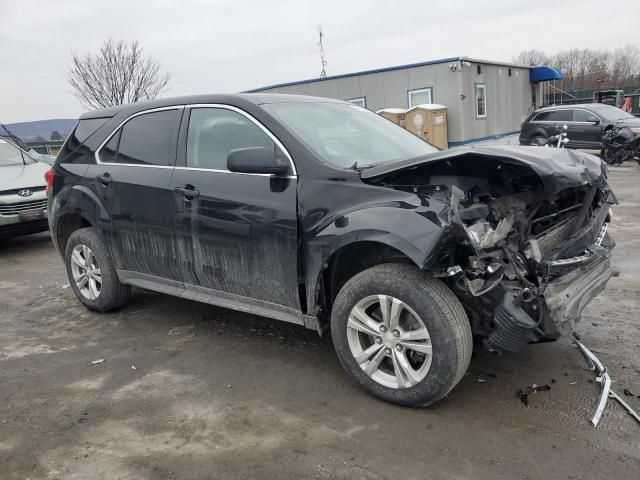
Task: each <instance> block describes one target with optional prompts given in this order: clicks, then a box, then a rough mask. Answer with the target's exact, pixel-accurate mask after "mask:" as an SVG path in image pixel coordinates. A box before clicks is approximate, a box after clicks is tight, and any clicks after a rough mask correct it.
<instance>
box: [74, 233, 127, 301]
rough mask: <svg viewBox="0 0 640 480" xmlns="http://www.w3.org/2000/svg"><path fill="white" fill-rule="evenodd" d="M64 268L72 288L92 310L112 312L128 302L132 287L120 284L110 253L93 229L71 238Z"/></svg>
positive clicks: (79, 298) (75, 234)
mask: <svg viewBox="0 0 640 480" xmlns="http://www.w3.org/2000/svg"><path fill="white" fill-rule="evenodd" d="M65 264H66V267H67V275H68V277H69V284H70V285H71V288H72V289H73V291H74V293H75V294H76V297H78V300H80V301H81V302H82V303H83V304H84V306H85V307H87V308H88V309H89V310H95V311H99V312H106V311H109V310H113V309H116V308H118V307H121V306H122V305H123V304H124V303H125V302H126V301H127V299H128V298H129V294H130V291H131V287H129V285H124V284H122V283H120V281H119V280H118V276H117V274H116V270H115V268H114V266H113V262H112V260H111V256H110V255H109V251H108V250H107V247H106V245H105V244H104V242H103V241H102V238H101V237H100V235H98V233H97V232H96V231H95V229H94V228H83V229H80V230H76V231H75V232H73V233H72V234H71V236H70V237H69V240H68V241H67V247H66V251H65Z"/></svg>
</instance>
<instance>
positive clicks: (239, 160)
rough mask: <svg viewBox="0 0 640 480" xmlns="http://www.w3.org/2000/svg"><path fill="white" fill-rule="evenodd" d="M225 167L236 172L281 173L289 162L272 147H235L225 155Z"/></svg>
mask: <svg viewBox="0 0 640 480" xmlns="http://www.w3.org/2000/svg"><path fill="white" fill-rule="evenodd" d="M227 169H228V170H229V171H230V172H237V173H262V174H268V175H283V174H285V173H287V171H288V170H289V164H288V163H287V162H285V159H284V158H283V157H282V156H279V155H276V152H275V150H274V149H271V148H266V147H249V148H237V149H235V150H231V151H230V152H229V155H228V156H227Z"/></svg>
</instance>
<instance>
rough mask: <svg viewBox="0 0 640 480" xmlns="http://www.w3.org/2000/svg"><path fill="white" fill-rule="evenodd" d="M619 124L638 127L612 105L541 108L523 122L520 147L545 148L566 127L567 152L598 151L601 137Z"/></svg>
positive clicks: (589, 104) (636, 121) (632, 120)
mask: <svg viewBox="0 0 640 480" xmlns="http://www.w3.org/2000/svg"><path fill="white" fill-rule="evenodd" d="M618 122H620V123H621V124H623V125H627V126H629V127H633V128H637V127H640V119H639V118H636V117H634V116H633V115H631V114H629V113H626V112H623V111H622V110H620V109H619V108H617V107H613V106H611V105H603V104H599V103H586V104H579V105H560V106H555V107H546V108H541V109H539V110H536V111H535V112H533V113H532V114H531V115H529V117H528V118H527V119H526V120H525V121H524V122H522V125H521V126H520V145H544V144H545V143H546V142H547V139H548V138H549V137H551V136H552V135H555V134H556V132H557V127H558V125H566V126H567V130H566V133H567V138H568V139H569V142H567V143H566V144H565V147H566V148H585V149H593V150H600V148H601V146H602V135H603V133H604V132H605V130H607V129H610V128H612V127H613V126H614V125H615V124H616V123H618Z"/></svg>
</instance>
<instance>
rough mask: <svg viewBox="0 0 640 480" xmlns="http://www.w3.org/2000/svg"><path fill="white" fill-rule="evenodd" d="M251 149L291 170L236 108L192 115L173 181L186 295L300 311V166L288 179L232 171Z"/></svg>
mask: <svg viewBox="0 0 640 480" xmlns="http://www.w3.org/2000/svg"><path fill="white" fill-rule="evenodd" d="M187 117H188V118H189V120H188V122H187V121H186V119H187ZM246 147H268V148H273V149H274V150H275V151H276V152H277V153H276V154H278V155H284V156H286V157H287V160H286V161H287V162H291V158H290V157H289V156H288V154H286V153H285V151H284V147H281V145H279V142H278V141H277V139H276V138H275V137H274V136H273V135H272V134H271V133H270V132H268V131H267V130H266V128H264V127H263V126H262V125H260V124H259V123H258V122H257V121H256V120H255V119H253V118H252V117H251V116H249V115H248V114H246V113H245V112H243V111H241V110H239V109H236V108H235V107H230V106H199V107H194V108H191V109H189V110H187V111H186V112H185V120H184V121H183V122H182V127H181V132H180V141H179V154H178V155H179V160H178V166H177V167H176V170H175V172H174V175H173V178H172V180H171V188H172V189H174V190H175V193H174V197H173V198H174V202H175V207H174V208H175V211H176V244H177V246H178V252H179V255H180V256H181V258H182V261H183V262H185V265H184V268H183V269H182V271H183V272H184V282H185V288H187V289H189V288H192V286H198V287H203V288H204V289H207V290H209V291H210V293H211V294H215V295H218V296H221V295H220V294H219V293H215V292H223V295H222V296H224V294H234V295H241V296H243V297H247V298H249V299H255V300H259V301H262V302H269V303H271V304H276V305H282V306H286V307H290V308H294V309H296V310H299V308H300V303H299V297H298V264H297V262H298V234H297V194H296V177H295V175H294V172H295V171H294V167H293V163H292V162H291V163H290V165H291V168H290V172H289V174H288V175H282V176H275V175H267V174H245V173H235V172H230V171H229V170H227V156H228V154H229V152H230V151H231V150H234V149H237V148H246ZM211 291H215V292H211Z"/></svg>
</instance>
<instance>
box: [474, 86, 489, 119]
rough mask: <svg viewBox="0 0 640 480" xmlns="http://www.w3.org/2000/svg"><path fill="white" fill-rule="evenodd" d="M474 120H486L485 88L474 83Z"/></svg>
mask: <svg viewBox="0 0 640 480" xmlns="http://www.w3.org/2000/svg"><path fill="white" fill-rule="evenodd" d="M476 118H487V86H486V85H485V84H483V83H476Z"/></svg>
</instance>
